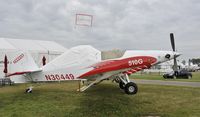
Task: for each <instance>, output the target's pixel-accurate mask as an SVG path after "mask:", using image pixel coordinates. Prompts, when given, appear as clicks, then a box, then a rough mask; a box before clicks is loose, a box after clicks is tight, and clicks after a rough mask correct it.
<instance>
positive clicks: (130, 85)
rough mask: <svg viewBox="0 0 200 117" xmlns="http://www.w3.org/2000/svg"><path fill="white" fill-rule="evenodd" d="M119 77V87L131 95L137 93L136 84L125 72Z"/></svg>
mask: <svg viewBox="0 0 200 117" xmlns="http://www.w3.org/2000/svg"><path fill="white" fill-rule="evenodd" d="M119 79H120V80H119V87H120V88H121V89H123V90H124V91H125V93H126V94H129V95H133V94H136V93H137V91H138V87H137V85H136V84H135V83H134V82H131V81H130V80H129V77H128V75H127V74H123V75H120V76H119Z"/></svg>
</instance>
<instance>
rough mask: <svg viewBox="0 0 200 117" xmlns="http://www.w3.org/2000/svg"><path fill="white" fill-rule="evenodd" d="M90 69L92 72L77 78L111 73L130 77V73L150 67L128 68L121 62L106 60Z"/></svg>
mask: <svg viewBox="0 0 200 117" xmlns="http://www.w3.org/2000/svg"><path fill="white" fill-rule="evenodd" d="M90 67H92V68H93V70H91V71H89V72H86V73H84V74H82V75H81V76H79V78H84V77H90V76H94V75H100V74H101V75H103V74H105V73H109V72H110V73H111V75H112V73H113V75H115V74H119V73H123V74H128V75H130V74H132V73H135V72H138V71H141V70H143V69H147V68H150V65H138V66H133V67H131V68H130V67H129V66H125V65H124V61H123V60H107V61H102V62H99V63H96V64H94V65H92V66H90Z"/></svg>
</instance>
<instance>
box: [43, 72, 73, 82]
mask: <svg viewBox="0 0 200 117" xmlns="http://www.w3.org/2000/svg"><path fill="white" fill-rule="evenodd" d="M45 78H46V80H51V81H54V80H73V79H74V75H73V74H59V75H58V74H51V75H45Z"/></svg>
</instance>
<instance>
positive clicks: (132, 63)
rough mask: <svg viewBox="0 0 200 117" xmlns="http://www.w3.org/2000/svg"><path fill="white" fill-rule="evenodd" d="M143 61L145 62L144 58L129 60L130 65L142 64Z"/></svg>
mask: <svg viewBox="0 0 200 117" xmlns="http://www.w3.org/2000/svg"><path fill="white" fill-rule="evenodd" d="M142 63H143V60H142V59H135V60H130V61H128V65H129V66H134V65H141V64H142Z"/></svg>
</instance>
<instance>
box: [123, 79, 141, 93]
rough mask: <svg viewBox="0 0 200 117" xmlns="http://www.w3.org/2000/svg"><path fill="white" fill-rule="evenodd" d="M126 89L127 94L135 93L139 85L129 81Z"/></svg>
mask: <svg viewBox="0 0 200 117" xmlns="http://www.w3.org/2000/svg"><path fill="white" fill-rule="evenodd" d="M124 91H125V92H126V94H129V95H133V94H136V93H137V91H138V87H137V85H136V84H135V83H133V82H129V83H127V84H126V85H125V88H124Z"/></svg>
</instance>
